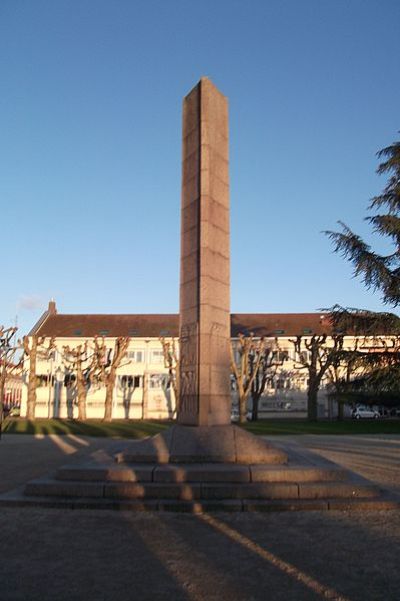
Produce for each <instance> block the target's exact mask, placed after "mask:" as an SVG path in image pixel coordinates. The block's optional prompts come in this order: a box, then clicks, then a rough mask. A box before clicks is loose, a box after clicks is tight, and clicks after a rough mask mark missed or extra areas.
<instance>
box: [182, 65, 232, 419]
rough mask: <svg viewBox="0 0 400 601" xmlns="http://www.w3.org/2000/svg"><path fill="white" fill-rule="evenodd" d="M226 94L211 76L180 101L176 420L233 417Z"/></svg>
mask: <svg viewBox="0 0 400 601" xmlns="http://www.w3.org/2000/svg"><path fill="white" fill-rule="evenodd" d="M228 151H229V149H228V101H227V98H226V97H225V96H224V95H223V94H221V92H220V91H219V90H218V89H217V88H216V87H215V86H214V84H213V83H211V81H210V80H209V79H207V78H206V77H203V78H201V80H200V81H199V83H198V84H197V85H196V86H195V87H194V88H193V90H192V91H191V92H190V93H189V94H188V95H187V96H186V97H185V99H184V101H183V155H182V200H181V208H182V212H181V274H180V277H181V281H180V401H179V406H178V422H179V423H180V424H184V425H193V426H214V425H225V424H230V415H231V395H230V354H229V344H230V276H229V271H230V266H229V259H230V252H229V163H228V158H229V154H228Z"/></svg>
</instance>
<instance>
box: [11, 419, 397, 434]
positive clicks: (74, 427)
mask: <svg viewBox="0 0 400 601" xmlns="http://www.w3.org/2000/svg"><path fill="white" fill-rule="evenodd" d="M172 423H173V422H169V421H150V420H145V421H143V420H113V421H112V422H103V421H102V420H99V419H90V420H87V421H85V422H79V421H76V420H66V419H35V420H34V421H30V420H27V419H23V418H9V419H8V420H7V421H6V423H5V426H4V432H5V433H9V434H61V435H63V434H75V435H80V436H104V437H107V438H136V439H137V438H145V437H146V436H152V435H154V434H157V433H158V432H161V431H162V430H165V429H166V428H168V427H169V426H170V425H171V424H172ZM243 427H244V428H245V429H246V430H248V431H249V432H252V433H253V434H258V435H261V436H262V435H268V436H270V435H272V436H273V435H274V434H275V435H282V434H288V435H290V434H400V420H399V419H393V420H387V419H382V420H359V421H356V420H346V421H344V422H329V421H321V422H315V423H310V422H308V421H306V420H296V419H269V420H260V421H258V422H254V423H247V424H245V425H244V426H243Z"/></svg>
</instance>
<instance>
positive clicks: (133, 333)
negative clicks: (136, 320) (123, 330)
mask: <svg viewBox="0 0 400 601" xmlns="http://www.w3.org/2000/svg"><path fill="white" fill-rule="evenodd" d="M128 336H139V330H135V329H134V328H129V330H128Z"/></svg>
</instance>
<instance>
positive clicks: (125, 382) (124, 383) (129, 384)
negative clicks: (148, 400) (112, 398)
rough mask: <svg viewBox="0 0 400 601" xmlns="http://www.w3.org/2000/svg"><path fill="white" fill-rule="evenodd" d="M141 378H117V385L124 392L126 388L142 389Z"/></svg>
mask: <svg viewBox="0 0 400 601" xmlns="http://www.w3.org/2000/svg"><path fill="white" fill-rule="evenodd" d="M142 382H143V376H119V377H118V384H119V386H120V388H122V389H124V390H126V389H127V388H128V389H129V388H143V386H142Z"/></svg>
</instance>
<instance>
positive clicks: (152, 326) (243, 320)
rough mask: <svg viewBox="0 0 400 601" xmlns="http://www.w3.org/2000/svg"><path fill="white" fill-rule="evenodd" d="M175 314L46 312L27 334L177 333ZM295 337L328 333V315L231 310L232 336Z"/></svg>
mask: <svg viewBox="0 0 400 601" xmlns="http://www.w3.org/2000/svg"><path fill="white" fill-rule="evenodd" d="M178 328H179V315H178V314H141V315H88V314H84V315H66V314H60V313H56V314H49V315H48V316H47V318H45V319H44V320H39V322H38V324H37V326H35V327H34V328H33V329H32V331H31V332H30V334H33V333H36V334H39V335H40V336H55V337H89V338H91V337H93V336H96V335H103V336H109V337H116V336H132V337H143V338H146V337H149V338H153V337H156V338H158V337H159V336H162V335H165V336H175V337H177V336H178ZM250 332H253V333H254V334H255V335H256V336H296V335H299V334H322V333H329V332H330V322H329V317H327V316H326V315H325V316H323V314H321V313H232V314H231V335H232V336H233V337H236V336H238V334H239V333H243V334H249V333H250Z"/></svg>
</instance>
